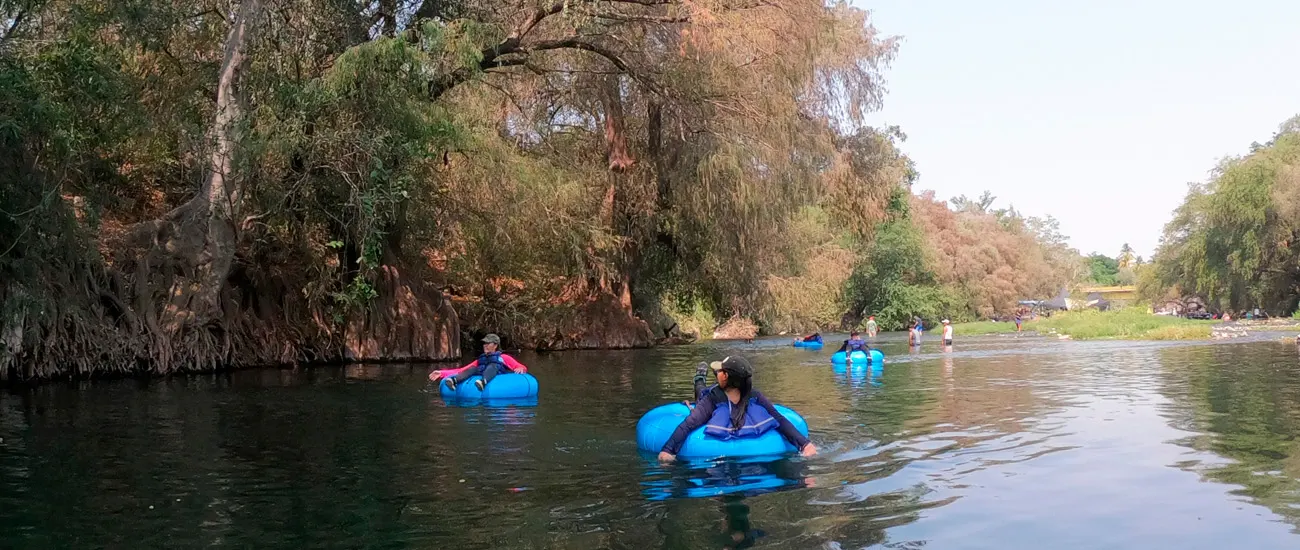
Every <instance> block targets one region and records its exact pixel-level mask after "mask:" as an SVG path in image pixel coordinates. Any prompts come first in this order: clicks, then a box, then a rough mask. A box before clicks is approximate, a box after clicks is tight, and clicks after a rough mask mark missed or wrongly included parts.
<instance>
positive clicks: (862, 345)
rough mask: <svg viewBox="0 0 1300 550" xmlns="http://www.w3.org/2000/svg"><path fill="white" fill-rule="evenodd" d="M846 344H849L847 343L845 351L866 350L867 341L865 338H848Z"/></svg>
mask: <svg viewBox="0 0 1300 550" xmlns="http://www.w3.org/2000/svg"><path fill="white" fill-rule="evenodd" d="M848 344H849V345H848V347H847V348H846V349H845V351H850V352H852V351H867V342H866V340H863V339H861V338H854V339H852V340H849V342H848Z"/></svg>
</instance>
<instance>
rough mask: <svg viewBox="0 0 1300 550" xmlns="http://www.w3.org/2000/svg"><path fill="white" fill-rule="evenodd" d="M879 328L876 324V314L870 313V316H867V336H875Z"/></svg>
mask: <svg viewBox="0 0 1300 550" xmlns="http://www.w3.org/2000/svg"><path fill="white" fill-rule="evenodd" d="M879 330H880V327H879V326H877V325H876V316H875V315H872V316H870V317H867V337H868V338H875V337H876V332H877V331H879Z"/></svg>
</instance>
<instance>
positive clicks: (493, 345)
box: [429, 334, 528, 391]
mask: <svg viewBox="0 0 1300 550" xmlns="http://www.w3.org/2000/svg"><path fill="white" fill-rule="evenodd" d="M499 347H501V337H500V336H497V335H495V334H488V335H487V336H484V337H483V354H482V355H479V356H478V359H475V360H473V361H471V362H470V364H468V365H465V366H463V367H461V368H459V369H456V370H455V371H433V372H432V373H431V374H429V380H431V381H434V382H437V381H438V378H440V377H442V376H446V377H447V379H446V380H445V381H443V384H446V386H447V388H449V389H451V390H452V391H455V390H456V384H460V383H462V382H464V381H466V380H469V379H470V378H471V377H473V376H474V375H482V376H483V378H480V379H478V380H475V381H474V385H475V386H476V387H478V390H479V391H483V388H485V387H487V384H488V382H491V381H492V379H493V378H496V376H497V375H498V374H505V373H507V372H519V373H524V372H528V367H525V366H524V364H523V363H520V362H519V361H518V360H516V359H515V358H514V357H511V356H509V355H506V354H504V353H501V351H499V350H498V348H499Z"/></svg>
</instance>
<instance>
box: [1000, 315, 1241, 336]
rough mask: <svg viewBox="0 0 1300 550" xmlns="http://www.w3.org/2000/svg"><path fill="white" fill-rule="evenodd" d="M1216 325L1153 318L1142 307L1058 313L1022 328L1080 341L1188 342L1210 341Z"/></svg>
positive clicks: (1195, 321) (1156, 316)
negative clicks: (1206, 339) (1065, 335)
mask: <svg viewBox="0 0 1300 550" xmlns="http://www.w3.org/2000/svg"><path fill="white" fill-rule="evenodd" d="M1217 322H1218V321H1197V320H1191V319H1184V318H1182V317H1174V316H1171V315H1153V314H1151V313H1148V312H1147V311H1146V309H1145V308H1137V307H1130V308H1123V309H1115V310H1110V311H1097V310H1084V311H1067V312H1062V313H1057V314H1055V315H1052V316H1051V317H1045V318H1039V319H1035V320H1033V321H1031V322H1029V323H1028V324H1027V325H1026V326H1025V329H1026V330H1036V331H1039V332H1055V333H1058V334H1068V335H1070V337H1071V338H1075V339H1079V340H1091V339H1125V340H1189V339H1203V338H1209V337H1210V327H1211V326H1212V325H1214V324H1215V323H1217Z"/></svg>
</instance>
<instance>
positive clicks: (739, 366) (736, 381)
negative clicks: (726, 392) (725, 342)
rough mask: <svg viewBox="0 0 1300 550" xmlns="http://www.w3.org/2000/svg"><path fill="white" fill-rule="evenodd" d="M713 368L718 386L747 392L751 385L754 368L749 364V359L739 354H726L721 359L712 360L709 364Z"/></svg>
mask: <svg viewBox="0 0 1300 550" xmlns="http://www.w3.org/2000/svg"><path fill="white" fill-rule="evenodd" d="M709 368H711V369H713V373H714V375H716V376H717V377H718V387H720V388H723V389H727V388H736V389H739V390H740V391H741V393H749V389H750V388H751V387H752V385H751V382H750V379H751V378H753V376H754V368H753V367H751V366H749V361H748V360H746V359H745V358H744V357H741V356H739V355H728V356H727V357H726V358H724V359H723V360H721V361H714V362H712V363H710V364H709Z"/></svg>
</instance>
